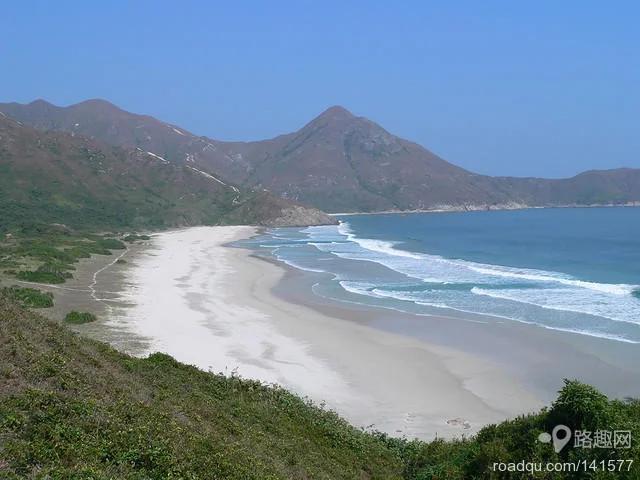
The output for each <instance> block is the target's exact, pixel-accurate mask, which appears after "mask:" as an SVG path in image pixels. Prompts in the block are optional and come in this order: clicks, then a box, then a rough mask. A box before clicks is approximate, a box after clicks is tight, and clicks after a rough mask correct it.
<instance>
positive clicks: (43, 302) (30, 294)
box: [0, 285, 53, 308]
mask: <svg viewBox="0 0 640 480" xmlns="http://www.w3.org/2000/svg"><path fill="white" fill-rule="evenodd" d="M0 292H1V293H2V295H4V296H6V297H8V298H10V299H11V300H14V301H15V302H16V303H18V304H19V305H21V306H23V307H26V308H49V307H53V294H52V293H49V292H43V291H41V290H36V289H35V288H23V287H18V286H16V285H13V286H11V287H4V288H2V290H0Z"/></svg>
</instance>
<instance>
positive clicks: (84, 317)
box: [64, 310, 98, 325]
mask: <svg viewBox="0 0 640 480" xmlns="http://www.w3.org/2000/svg"><path fill="white" fill-rule="evenodd" d="M97 319H98V317H96V316H95V315H94V314H93V313H89V312H76V311H75V310H72V311H71V312H69V313H67V314H66V315H65V317H64V321H65V322H66V323H70V324H73V325H82V324H83V323H91V322H95V321H96V320H97Z"/></svg>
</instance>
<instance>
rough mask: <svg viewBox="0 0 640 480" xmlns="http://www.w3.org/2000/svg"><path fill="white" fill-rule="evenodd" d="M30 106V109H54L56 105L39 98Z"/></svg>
mask: <svg viewBox="0 0 640 480" xmlns="http://www.w3.org/2000/svg"><path fill="white" fill-rule="evenodd" d="M28 106H29V107H53V106H54V105H53V104H52V103H49V102H47V101H46V100H44V99H42V98H37V99H35V100H34V101H33V102H30V103H29V104H28Z"/></svg>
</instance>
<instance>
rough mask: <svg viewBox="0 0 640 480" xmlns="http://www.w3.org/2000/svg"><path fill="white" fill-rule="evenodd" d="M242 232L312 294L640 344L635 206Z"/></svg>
mask: <svg viewBox="0 0 640 480" xmlns="http://www.w3.org/2000/svg"><path fill="white" fill-rule="evenodd" d="M339 219H340V221H341V224H340V225H339V226H323V227H310V228H303V229H295V228H280V229H273V230H269V231H268V232H266V233H265V234H264V235H261V236H259V237H256V238H253V239H251V240H249V241H245V242H244V245H245V246H250V247H252V248H254V249H256V250H258V251H260V253H261V254H263V255H269V256H273V257H275V258H277V259H279V260H281V261H283V262H286V263H287V264H289V265H291V266H293V267H296V268H299V269H301V270H308V271H313V272H325V273H327V274H328V275H325V276H319V278H320V280H318V283H316V284H315V285H314V288H313V291H314V293H315V294H317V295H321V296H325V297H329V298H333V299H335V300H340V301H348V302H357V303H363V304H370V305H377V306H381V307H386V308H394V309H397V310H402V311H406V312H411V313H418V314H427V315H430V314H439V315H442V314H446V315H450V316H465V315H466V316H467V317H468V316H469V315H468V314H469V313H473V314H481V315H490V316H492V317H497V318H500V319H501V320H503V321H504V319H508V320H511V321H518V322H526V323H530V324H536V325H539V326H541V327H545V328H550V329H556V330H564V331H570V332H575V333H579V334H583V335H591V336H597V337H602V338H608V339H611V340H616V341H624V342H633V343H640V209H639V208H588V209H586V208H585V209H569V208H566V209H537V210H519V211H500V212H463V213H462V212H461V213H416V214H406V215H399V214H392V215H352V216H340V217H339Z"/></svg>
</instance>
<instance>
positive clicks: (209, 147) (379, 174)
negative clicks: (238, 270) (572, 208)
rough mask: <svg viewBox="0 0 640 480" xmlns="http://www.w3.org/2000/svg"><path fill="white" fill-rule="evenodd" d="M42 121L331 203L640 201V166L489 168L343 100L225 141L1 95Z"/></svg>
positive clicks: (113, 110)
mask: <svg viewBox="0 0 640 480" xmlns="http://www.w3.org/2000/svg"><path fill="white" fill-rule="evenodd" d="M0 112H4V113H5V114H6V115H9V116H12V117H14V118H16V119H17V120H20V121H22V122H24V123H26V124H29V125H32V126H34V127H36V128H39V129H44V130H62V131H66V132H69V133H70V134H71V135H82V136H85V137H88V138H94V139H99V140H100V141H102V142H106V143H108V144H110V145H118V146H121V147H124V148H129V149H132V148H139V149H140V150H142V151H144V152H150V153H152V154H154V155H156V156H160V157H162V158H164V159H166V160H167V161H169V162H170V163H172V164H175V165H190V166H193V167H196V168H198V169H203V170H206V171H208V172H215V175H217V176H218V177H219V178H221V179H223V180H224V181H226V182H228V183H231V184H235V185H237V186H238V187H241V188H242V187H244V188H245V189H249V190H257V191H262V190H263V189H266V190H269V191H270V192H272V193H274V194H275V195H278V196H280V197H282V198H285V199H288V200H292V201H294V202H300V203H301V204H304V205H310V206H313V207H317V208H320V209H322V210H325V211H329V212H375V211H384V210H428V209H439V208H442V207H443V206H446V208H448V209H458V210H465V209H472V208H489V209H491V208H501V207H502V206H509V205H519V206H557V205H593V204H627V203H632V202H637V201H640V170H638V169H618V170H609V171H591V172H585V173H583V174H580V175H577V176H576V177H573V178H569V179H562V180H548V179H541V178H514V177H490V176H486V175H477V174H474V173H473V172H469V171H467V170H464V169H462V168H460V167H457V166H455V165H453V164H451V163H448V162H447V161H445V160H443V159H442V158H440V157H438V156H437V155H435V154H433V153H432V152H430V151H429V150H427V149H425V148H423V147H422V146H420V145H417V144H415V143H412V142H410V141H407V140H404V139H402V138H399V137H397V136H395V135H392V134H391V133H389V132H387V131H386V130H385V129H384V128H382V127H381V126H379V125H377V124H376V123H374V122H372V121H370V120H367V119H366V118H363V117H357V116H354V115H352V114H351V113H350V112H348V111H347V110H345V109H344V108H342V107H337V106H336V107H331V108H329V109H328V110H326V111H325V112H323V113H322V114H321V115H319V116H318V117H317V118H315V119H313V120H312V121H311V122H309V123H308V124H307V125H305V126H304V127H303V128H301V129H300V130H298V131H296V132H293V133H289V134H286V135H281V136H278V137H276V138H273V139H270V140H263V141H258V142H221V141H217V140H213V139H210V138H207V137H198V136H195V135H193V134H191V133H190V132H188V131H186V130H185V129H182V128H180V127H178V126H175V125H172V124H168V123H164V122H161V121H159V120H156V119H155V118H152V117H149V116H146V115H136V114H132V113H129V112H126V111H124V110H121V109H119V108H118V107H116V106H115V105H112V104H110V103H108V102H105V101H103V100H90V101H86V102H82V103H79V104H76V105H71V106H69V107H65V108H61V107H56V106H54V105H51V104H49V103H47V102H44V101H41V100H40V101H36V102H33V103H30V104H28V105H20V104H16V103H11V104H0Z"/></svg>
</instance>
